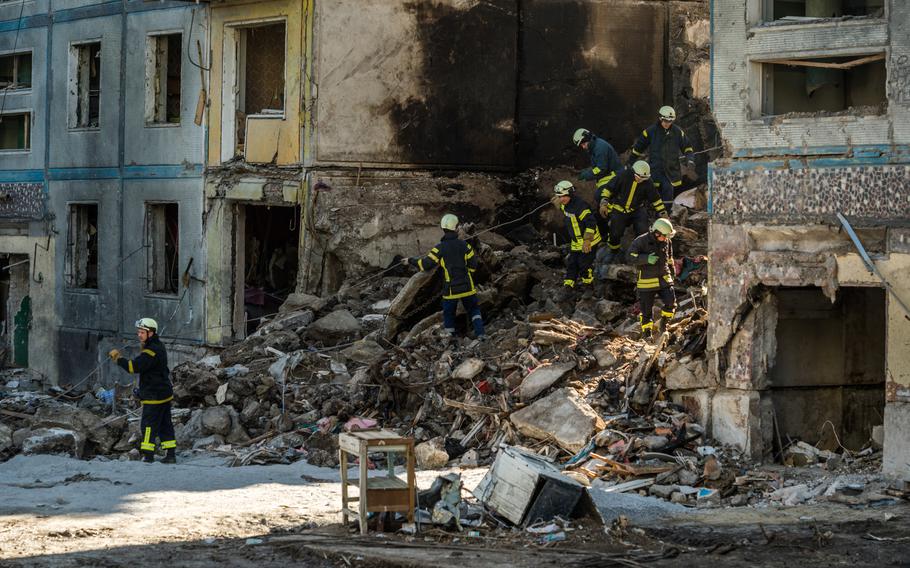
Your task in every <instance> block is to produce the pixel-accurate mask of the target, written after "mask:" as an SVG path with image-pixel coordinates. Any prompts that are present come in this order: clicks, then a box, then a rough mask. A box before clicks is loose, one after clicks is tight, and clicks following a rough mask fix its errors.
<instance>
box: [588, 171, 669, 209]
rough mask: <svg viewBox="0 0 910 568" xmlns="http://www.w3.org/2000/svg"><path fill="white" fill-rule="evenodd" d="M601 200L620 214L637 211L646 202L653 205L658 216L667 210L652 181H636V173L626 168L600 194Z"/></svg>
mask: <svg viewBox="0 0 910 568" xmlns="http://www.w3.org/2000/svg"><path fill="white" fill-rule="evenodd" d="M600 198H601V199H606V200H607V203H609V204H610V209H611V210H613V211H619V212H620V213H631V212H633V211H636V210H638V209H639V208H641V207H642V206H644V205H645V202H646V201H647V202H650V203H651V205H652V206H653V207H654V210H655V211H657V213H658V214H661V213H664V212H665V211H666V210H667V209H666V207H664V202H663V200H661V198H660V194H659V193H657V188H655V187H654V184H653V183H652V182H651V180H649V179H647V180H643V181H641V182H637V181H635V172H633V171H632V169H631V168H626V169H625V170H623V171H622V173H621V174H619V175H618V176H616V177H615V178H613V179H612V180H611V181H610V183H608V184H607V187H605V188H603V190H602V191H601V192H600Z"/></svg>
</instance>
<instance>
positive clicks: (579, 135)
mask: <svg viewBox="0 0 910 568" xmlns="http://www.w3.org/2000/svg"><path fill="white" fill-rule="evenodd" d="M592 136H593V135H592V134H591V131H590V130H588V129H587V128H579V129H578V130H576V131H575V134H573V135H572V142H574V143H575V145H576V146H581V143H582V142H587V141H588V140H590V139H591V138H592Z"/></svg>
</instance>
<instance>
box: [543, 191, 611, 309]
mask: <svg viewBox="0 0 910 568" xmlns="http://www.w3.org/2000/svg"><path fill="white" fill-rule="evenodd" d="M552 202H553V205H555V206H557V207H559V209H560V211H562V212H563V214H564V215H565V218H566V232H567V233H568V235H567V236H568V237H569V257H568V260H567V261H566V276H565V279H564V280H563V284H564V287H563V291H562V293H561V294H560V298H559V299H560V301H565V300H569V299H571V298H572V297H573V296H574V292H575V282H576V281H577V280H579V279H580V280H581V283H582V286H584V287H585V292H586V293H588V292H589V291H592V290H591V289H592V286H591V285H592V284H593V283H594V271H593V269H592V266H593V265H594V256H595V255H596V253H597V250H596V249H597V245H598V244H599V243H600V241H601V237H600V230H598V228H597V221H596V220H595V218H594V213H593V212H592V211H591V207H589V206H588V204H587V203H585V202H584V201H583V200H582V199H581V197H579V196H578V195H577V194H576V192H575V186H573V185H572V182H570V181H565V180H563V181H561V182H559V183H557V184H556V185H555V186H554V187H553V199H552Z"/></svg>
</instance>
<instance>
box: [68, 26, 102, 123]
mask: <svg viewBox="0 0 910 568" xmlns="http://www.w3.org/2000/svg"><path fill="white" fill-rule="evenodd" d="M69 97H70V105H69V106H70V113H69V125H70V128H97V127H98V125H99V120H100V112H101V42H92V43H81V44H76V45H73V46H72V47H71V48H70V75H69Z"/></svg>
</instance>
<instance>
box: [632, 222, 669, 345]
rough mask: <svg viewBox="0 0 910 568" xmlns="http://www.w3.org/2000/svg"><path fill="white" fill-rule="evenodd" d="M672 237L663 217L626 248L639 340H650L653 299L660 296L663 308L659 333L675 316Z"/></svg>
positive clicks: (652, 330) (667, 223) (652, 327)
mask: <svg viewBox="0 0 910 568" xmlns="http://www.w3.org/2000/svg"><path fill="white" fill-rule="evenodd" d="M675 234H676V231H675V230H674V229H673V224H672V223H671V222H670V220H669V219H666V218H664V217H660V218H658V219H657V220H656V221H654V224H653V225H652V226H651V230H650V232H647V233H645V234H643V235H640V236H639V237H637V238H636V239H635V240H634V241H632V245H631V246H630V247H629V260H630V261H631V263H632V264H633V265H634V266H637V267H638V284H637V285H636V288H637V290H638V303H639V306H640V307H641V314H640V315H639V316H638V321H639V322H640V323H641V333H642V336H644V337H647V336H648V335H649V334H650V335H652V336H654V335H656V334H655V333H654V322H653V321H651V310H652V308H653V307H654V298H655V297H657V296H660V299H661V301H662V302H663V308H662V309H661V311H660V315H661V322H660V323H661V329H662V328H663V327H665V326H666V323H667V322H668V321H669V320H670V319H671V318H672V317H673V314H674V313H675V312H676V293H675V292H674V290H673V276H674V274H675V268H674V266H673V245H672V243H671V239H672V238H673V236H674V235H675Z"/></svg>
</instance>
